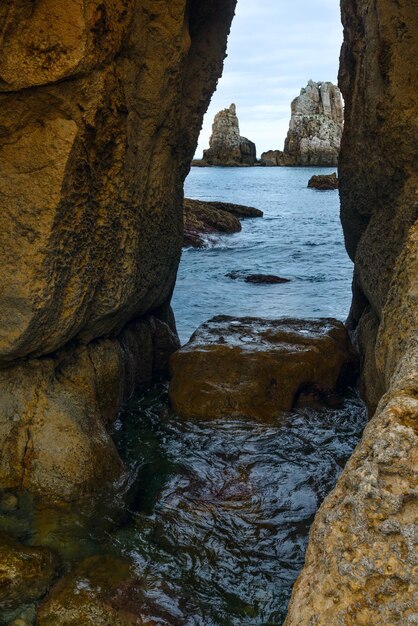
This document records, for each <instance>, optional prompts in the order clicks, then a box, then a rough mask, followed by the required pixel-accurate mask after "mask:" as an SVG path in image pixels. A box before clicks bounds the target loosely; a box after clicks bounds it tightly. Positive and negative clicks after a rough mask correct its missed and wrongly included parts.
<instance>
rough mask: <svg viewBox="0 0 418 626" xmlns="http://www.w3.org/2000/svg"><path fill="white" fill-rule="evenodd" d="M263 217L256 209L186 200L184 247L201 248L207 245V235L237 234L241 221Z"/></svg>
mask: <svg viewBox="0 0 418 626" xmlns="http://www.w3.org/2000/svg"><path fill="white" fill-rule="evenodd" d="M262 216H263V212H262V211H260V210H259V209H255V208H254V207H247V206H243V205H240V204H231V203H228V202H203V201H201V200H190V199H188V198H185V200H184V202H183V219H184V241H183V245H184V246H191V247H194V248H201V247H203V246H204V245H205V235H206V236H207V235H217V234H221V233H237V232H239V231H240V230H241V224H240V221H239V220H240V219H244V218H250V217H251V218H252V217H262Z"/></svg>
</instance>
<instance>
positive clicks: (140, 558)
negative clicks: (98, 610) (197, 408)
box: [112, 387, 365, 626]
mask: <svg viewBox="0 0 418 626" xmlns="http://www.w3.org/2000/svg"><path fill="white" fill-rule="evenodd" d="M364 422H365V413H364V409H363V406H362V404H361V402H360V401H359V400H358V399H357V398H356V397H355V396H354V395H353V394H352V395H351V396H349V397H347V398H346V400H345V402H344V406H343V407H342V408H340V409H338V410H335V409H329V408H324V409H322V410H321V411H320V412H318V411H317V410H314V409H311V408H305V409H300V410H297V411H295V412H292V413H288V414H285V415H283V416H282V417H281V418H280V419H277V421H276V422H273V423H269V424H260V423H255V422H252V421H248V420H231V421H227V420H222V421H221V420H220V421H215V422H189V421H182V420H179V419H178V418H176V416H174V415H172V414H170V413H169V411H168V410H167V405H166V392H165V389H164V388H161V387H157V388H155V389H153V390H152V391H150V392H149V393H148V394H147V395H146V396H145V397H144V398H142V399H140V400H136V401H133V402H131V404H130V406H129V407H128V408H127V410H126V412H125V414H124V415H123V419H122V420H121V422H120V423H119V425H118V431H117V443H118V445H119V446H120V449H121V450H122V451H125V452H124V454H125V455H126V460H127V462H128V464H129V466H130V467H131V470H132V472H133V473H134V474H135V475H136V476H137V480H136V484H137V486H138V488H137V490H136V492H135V493H134V495H133V496H132V502H131V509H130V512H131V516H132V521H131V522H130V523H128V524H127V525H125V526H124V527H123V528H121V529H120V530H119V531H117V532H116V533H115V535H114V536H113V538H112V543H113V547H114V548H115V547H117V548H118V549H119V550H121V551H122V553H125V554H129V555H130V556H131V558H132V559H133V560H134V562H135V563H136V564H137V566H138V569H139V570H140V571H141V573H142V574H141V575H142V576H143V577H144V578H143V580H144V583H145V584H144V615H146V616H149V615H155V616H156V619H157V622H156V623H158V624H169V625H172V626H176V625H179V626H180V625H182V626H192V625H201V626H212V625H213V626H233V625H237V626H238V625H239V626H245V625H248V626H250V625H251V626H253V625H254V626H256V625H257V626H260V625H261V624H270V625H273V624H281V623H282V621H283V619H284V614H285V610H286V605H287V602H288V599H289V594H290V590H291V586H292V584H293V582H294V580H295V578H296V577H297V575H298V572H299V571H300V569H301V566H302V564H303V559H304V552H305V548H306V544H307V538H308V532H309V527H310V525H311V523H312V520H313V517H314V515H315V512H316V511H317V509H318V506H319V504H320V503H321V501H322V500H323V498H324V497H325V495H326V494H327V493H328V492H329V491H330V489H332V487H333V485H334V484H335V481H336V479H337V477H338V475H339V473H340V472H341V468H342V467H343V465H344V463H345V461H346V460H347V458H348V457H349V455H350V454H351V451H352V449H353V447H354V446H355V444H356V442H357V441H358V438H359V435H360V433H361V430H362V428H363V426H364ZM161 615H164V616H165V617H161ZM158 616H160V617H159V618H158Z"/></svg>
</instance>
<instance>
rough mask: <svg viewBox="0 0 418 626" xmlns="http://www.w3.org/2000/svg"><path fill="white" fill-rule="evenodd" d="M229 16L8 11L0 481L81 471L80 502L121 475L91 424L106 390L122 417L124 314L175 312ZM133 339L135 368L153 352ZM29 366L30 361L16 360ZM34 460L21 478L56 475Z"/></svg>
mask: <svg viewBox="0 0 418 626" xmlns="http://www.w3.org/2000/svg"><path fill="white" fill-rule="evenodd" d="M234 6H235V0H227V1H226V2H225V1H224V0H222V1H221V0H209V1H208V2H202V1H201V0H191V1H190V2H187V1H186V0H170V2H168V1H159V0H133V1H132V2H126V1H125V0H104V1H103V0H86V1H85V2H80V1H78V0H77V1H76V0H71V1H70V2H67V3H63V2H60V1H58V0H38V1H37V2H35V3H34V2H33V1H32V0H10V1H9V2H6V3H1V6H0V26H1V28H0V33H1V34H0V205H1V210H0V252H1V257H2V272H1V275H0V294H1V295H0V308H1V311H2V315H1V319H0V368H3V371H2V373H1V377H0V378H1V383H0V384H1V386H2V390H1V403H2V405H1V407H2V408H1V412H0V424H1V426H0V429H1V438H0V445H1V447H2V456H1V467H2V469H1V479H2V483H3V484H4V481H5V482H6V483H7V484H8V483H9V482H15V481H16V480H17V477H18V475H19V474H20V476H21V479H22V475H23V474H24V476H25V478H24V481H23V482H25V481H26V482H27V484H28V485H29V486H30V487H32V486H35V485H36V488H37V489H38V488H39V489H40V490H41V489H42V488H43V487H45V489H46V491H47V492H49V493H50V492H51V489H50V487H51V486H52V484H55V485H56V486H57V485H62V483H63V482H65V480H67V481H68V483H71V481H72V472H73V471H74V472H75V476H74V481H75V483H76V487H74V490H73V495H74V496H76V495H78V494H79V492H80V489H81V490H82V491H83V490H84V488H86V489H87V486H88V485H90V486H91V487H93V484H94V483H96V482H97V481H96V480H94V481H91V480H90V478H91V477H94V475H95V474H97V476H98V477H100V476H101V477H104V475H106V476H110V475H111V476H113V475H114V473H115V472H114V470H115V469H116V473H117V472H118V471H119V469H118V467H117V466H118V460H117V458H116V457H115V453H114V451H113V449H112V448H106V446H107V443H106V441H107V440H108V438H107V435H105V434H103V426H102V425H100V422H101V421H103V419H104V420H105V419H107V416H108V413H109V412H110V409H107V408H106V410H104V406H105V403H104V402H103V399H101V398H100V396H101V393H102V391H104V392H105V394H109V395H110V396H111V397H112V402H111V406H112V409H114V408H115V407H116V398H120V397H122V395H121V394H120V393H119V391H120V390H119V380H118V376H119V375H120V374H122V372H124V374H123V375H124V376H125V377H126V376H127V375H132V372H134V369H132V368H131V367H130V366H131V365H132V366H133V367H134V366H135V364H133V363H132V359H131V356H130V355H129V354H127V353H126V352H125V351H124V350H125V349H124V341H125V340H124V339H121V341H119V339H114V338H115V337H120V336H121V334H123V333H124V332H125V330H124V329H125V327H126V326H127V324H128V323H129V322H130V321H131V320H138V319H140V318H142V317H143V316H145V315H147V314H152V313H154V312H157V317H158V316H159V314H158V311H160V310H162V309H165V310H167V304H168V302H169V299H170V296H171V293H172V289H173V285H174V280H175V276H176V271H177V265H178V261H179V258H180V252H181V245H182V229H183V226H182V211H181V206H182V184H183V179H184V177H185V175H186V174H187V171H188V168H189V163H190V160H191V158H192V156H193V153H194V150H195V147H196V143H197V137H198V133H199V130H200V127H201V122H202V117H203V114H204V112H205V110H206V108H207V105H208V103H209V100H210V96H211V94H212V92H213V90H214V88H215V86H216V81H217V79H218V77H219V75H220V73H221V69H222V62H223V58H224V54H225V45H226V37H227V33H228V30H229V25H230V22H231V19H232V15H233V10H234ZM126 332H128V333H131V332H132V329H131V330H129V329H128V330H127V331H126ZM164 333H165V331H163V335H164ZM157 334H158V332H157ZM108 337H109V338H110V339H108ZM92 342H94V347H90V345H91V344H92ZM109 342H110V343H109ZM115 342H116V343H115ZM132 342H133V343H134V345H135V349H134V354H135V358H136V363H137V365H138V367H140V363H141V361H142V360H143V361H144V362H149V358H150V355H149V349H148V348H149V346H148V343H146V344H145V345H144V346H141V344H140V342H138V340H137V339H135V338H132ZM117 343H120V345H117ZM80 344H83V345H84V344H87V345H88V347H78V346H79V345H80ZM110 346H112V347H110ZM142 347H143V351H142ZM171 348H173V346H172V347H171ZM61 350H64V352H63V353H61V352H60V351H61ZM106 352H108V353H109V363H104V361H103V362H102V364H101V366H100V368H99V370H98V371H96V370H95V369H94V368H95V367H96V364H94V365H93V364H92V358H91V354H93V353H94V354H104V353H106ZM128 352H129V351H128ZM121 353H123V356H121ZM45 355H48V357H47V358H44V357H45ZM62 355H65V359H64V360H65V364H64V365H63V363H62V361H63V357H62ZM37 357H41V359H40V360H35V358H37ZM155 358H158V356H157V355H154V356H153V357H152V359H153V360H154V359H155ZM22 359H26V360H27V359H32V360H29V361H25V363H24V364H22V365H18V366H16V363H17V362H19V361H21V360H22ZM67 361H70V362H71V365H68V364H67ZM6 368H7V369H6ZM35 381H36V382H35ZM98 381H100V382H98ZM111 385H114V388H113V389H112V388H111ZM127 386H128V387H129V384H128V385H127ZM91 403H92V404H91ZM35 431H36V434H35ZM25 433H26V434H25ZM32 435H33V436H34V437H35V439H36V441H37V443H36V453H35V451H34V452H33V453H32V451H31V450H32V446H33V445H35V444H34V443H33V442H32ZM96 435H97V440H96V439H95V437H96ZM55 437H59V441H58V440H57V443H56V444H55V445H54V447H53V450H52V456H51V458H50V459H49V461H48V460H47V457H48V455H49V452H48V449H47V448H48V445H49V444H51V442H52V441H53V440H54V441H55V439H54V438H55ZM25 441H26V443H25ZM57 446H60V447H61V449H62V451H63V456H64V457H65V459H63V460H62V461H58V456H59V450H58V448H57ZM41 448H42V452H41ZM105 449H107V450H108V454H106V455H105V456H106V461H105V463H104V464H103V465H104V467H102V458H103V452H104V450H105ZM70 451H72V452H73V455H74V456H73V458H72V459H70ZM99 452H100V456H99V457H98V456H97V453H99ZM38 453H39V454H38ZM19 455H21V457H20V460H19ZM41 457H43V460H42V462H41V460H40V458H41ZM28 459H30V463H29V467H35V466H34V465H33V463H34V464H36V466H39V468H40V467H41V466H42V467H43V468H44V469H45V470H46V468H47V467H49V472H50V473H49V478H48V479H47V472H46V471H44V469H42V470H41V469H39V472H38V471H37V470H36V472H35V474H36V476H35V475H34V476H33V477H32V478H31V477H30V476H29V473H28V472H26V470H25V471H24V472H23V471H22V468H23V467H24V466H25V465H28ZM32 459H34V460H33V461H32ZM67 460H68V461H70V465H69V466H68V467H66V465H65V464H66V462H67ZM11 467H13V470H11V469H10V468H11ZM84 470H85V471H86V472H87V475H86V476H85V477H83V476H82V472H83V471H84ZM54 473H55V474H56V477H55V478H54V476H53V474H54ZM22 480H23V479H22ZM43 480H45V481H46V483H45V484H43V483H42V481H43ZM54 489H55V487H54ZM70 492H71V486H70V485H69V487H68V489H65V490H64V493H65V496H66V497H71V493H70ZM56 495H59V493H56Z"/></svg>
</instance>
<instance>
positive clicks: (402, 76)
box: [286, 0, 418, 626]
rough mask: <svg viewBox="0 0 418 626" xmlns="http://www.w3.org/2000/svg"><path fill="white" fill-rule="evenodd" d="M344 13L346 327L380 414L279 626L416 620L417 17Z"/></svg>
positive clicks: (386, 8)
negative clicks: (350, 263)
mask: <svg viewBox="0 0 418 626" xmlns="http://www.w3.org/2000/svg"><path fill="white" fill-rule="evenodd" d="M341 4H342V16H343V23H344V44H343V49H342V54H341V66H340V84H341V87H342V91H343V94H344V99H345V103H346V112H345V128H344V135H343V140H342V147H341V157H340V165H339V178H340V197H341V217H342V222H343V227H344V234H345V239H346V246H347V250H348V252H349V254H350V256H351V258H352V259H353V260H354V262H355V275H354V282H353V304H352V308H351V314H350V326H351V329H352V332H353V334H354V335H355V336H357V338H358V343H359V348H360V351H361V359H362V371H363V381H362V387H363V392H364V393H365V397H366V399H367V401H368V404H369V407H370V413H371V415H372V414H373V411H374V409H375V407H376V404H377V410H376V412H375V414H374V416H373V417H372V419H371V421H370V424H369V426H368V427H367V428H366V430H365V433H364V435H363V439H362V441H361V442H360V444H359V445H358V447H357V449H356V451H355V453H354V455H353V457H352V458H351V460H350V461H349V463H348V464H347V467H346V468H345V470H344V472H343V474H342V476H341V478H340V480H339V481H338V483H337V486H336V488H335V490H334V491H333V492H332V494H331V495H330V496H329V497H328V498H327V499H326V500H325V502H324V504H323V505H322V507H321V509H320V510H319V512H318V514H317V516H316V518H315V522H314V525H313V527H312V530H311V536H310V543H309V547H308V551H307V555H306V562H305V568H304V570H303V571H302V574H301V575H300V577H299V579H298V581H297V582H296V585H295V588H294V591H293V596H292V600H291V603H290V607H289V614H288V618H287V621H286V626H296V625H297V626H304V625H306V626H308V625H311V624H316V625H317V626H321V625H324V626H325V625H326V624H327V625H328V624H345V625H346V626H358V625H359V624H382V625H383V624H384V625H385V626H386V625H389V624H390V625H394V624H396V625H399V626H401V625H402V626H403V625H404V624H409V623H413V622H414V620H415V619H416V606H417V598H416V597H414V593H416V569H414V568H416V560H415V559H416V557H415V554H414V551H415V547H416V517H417V500H416V482H417V474H416V468H417V466H418V464H417V449H418V445H417V444H418V441H417V418H418V400H417V393H416V390H417V387H418V283H417V276H418V223H417V219H418V206H417V202H416V189H417V187H418V175H417V169H416V162H417V155H416V146H417V145H418V128H417V124H416V120H417V117H418V102H417V93H416V61H415V59H416V58H417V55H418V41H417V39H416V31H417V26H418V25H417V11H416V4H415V3H411V2H409V0H400V1H399V2H396V3H393V2H390V1H389V0H377V2H375V3H374V4H373V6H371V5H370V3H368V2H366V0H360V1H359V2H352V1H351V0H343V2H342V3H341ZM382 394H384V395H383V396H382ZM379 400H380V402H379Z"/></svg>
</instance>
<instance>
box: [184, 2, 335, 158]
mask: <svg viewBox="0 0 418 626" xmlns="http://www.w3.org/2000/svg"><path fill="white" fill-rule="evenodd" d="M338 4H339V3H338V2H337V0H263V1H262V2H255V0H238V5H237V12H236V16H235V19H234V22H233V24H232V29H231V35H230V38H229V42H228V57H227V59H226V61H225V66H224V74H223V76H222V78H221V79H220V81H219V85H218V89H217V91H216V93H215V94H214V96H213V98H212V102H211V105H210V107H209V110H208V112H207V114H206V116H205V120H204V124H203V128H202V132H201V135H200V138H199V146H198V149H197V152H196V156H198V157H200V156H201V154H202V151H203V149H204V148H207V147H208V145H209V137H210V133H211V128H212V122H213V118H214V116H215V114H216V113H217V112H218V111H220V110H221V109H224V108H225V107H227V106H229V105H230V104H231V102H235V103H236V105H237V113H238V117H239V120H240V128H241V133H242V134H243V135H244V136H246V137H248V138H249V139H251V140H252V141H254V142H255V143H256V145H257V151H258V154H259V155H260V154H261V152H263V151H264V150H268V149H270V148H280V149H282V148H283V143H284V139H285V136H286V132H287V127H288V123H289V117H290V103H291V101H292V100H293V98H295V97H296V96H297V95H298V94H299V92H300V89H301V87H304V86H305V85H306V83H307V82H308V80H309V79H310V78H312V79H313V80H324V81H325V80H331V81H333V82H336V80H337V72H338V59H339V52H340V46H341V41H342V27H341V23H340V13H339V6H338Z"/></svg>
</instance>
